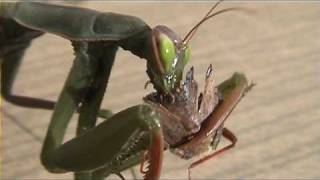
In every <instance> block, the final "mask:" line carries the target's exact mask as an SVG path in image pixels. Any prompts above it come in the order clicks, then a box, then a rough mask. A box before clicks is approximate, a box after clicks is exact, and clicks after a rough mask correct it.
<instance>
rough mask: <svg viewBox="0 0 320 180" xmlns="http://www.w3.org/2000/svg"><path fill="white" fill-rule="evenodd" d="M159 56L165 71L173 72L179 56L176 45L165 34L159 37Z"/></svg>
mask: <svg viewBox="0 0 320 180" xmlns="http://www.w3.org/2000/svg"><path fill="white" fill-rule="evenodd" d="M159 55H160V59H161V62H162V64H163V65H164V68H165V71H166V72H169V71H171V70H172V68H173V63H174V61H175V59H176V57H177V54H176V48H175V45H174V43H173V42H172V40H171V39H170V38H169V37H168V36H166V35H165V34H160V37H159Z"/></svg>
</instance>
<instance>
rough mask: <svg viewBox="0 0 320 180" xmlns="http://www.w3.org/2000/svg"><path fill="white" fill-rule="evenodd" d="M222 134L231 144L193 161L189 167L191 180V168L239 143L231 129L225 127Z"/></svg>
mask: <svg viewBox="0 0 320 180" xmlns="http://www.w3.org/2000/svg"><path fill="white" fill-rule="evenodd" d="M222 135H223V136H224V137H225V138H227V139H228V140H229V141H231V144H229V145H228V146H225V147H223V148H221V149H219V150H217V151H215V152H214V153H212V154H210V155H208V156H205V157H203V158H201V159H199V160H197V161H195V162H193V163H192V164H191V165H190V166H189V167H188V177H189V180H191V169H193V168H195V167H197V166H198V165H200V164H202V163H204V162H205V161H208V160H209V159H211V158H214V157H216V156H218V155H220V154H222V153H224V152H226V151H227V150H230V149H232V148H233V147H234V146H235V145H236V143H237V137H236V136H235V135H234V134H233V133H232V132H231V131H230V130H228V129H227V128H223V130H222Z"/></svg>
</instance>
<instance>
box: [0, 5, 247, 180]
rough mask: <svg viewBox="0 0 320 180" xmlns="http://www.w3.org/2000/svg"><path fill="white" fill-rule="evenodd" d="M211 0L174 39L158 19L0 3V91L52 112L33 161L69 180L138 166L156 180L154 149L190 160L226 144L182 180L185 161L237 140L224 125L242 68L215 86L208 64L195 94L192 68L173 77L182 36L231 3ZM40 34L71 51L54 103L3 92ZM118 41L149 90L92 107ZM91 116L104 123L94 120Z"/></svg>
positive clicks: (183, 59) (181, 58) (182, 62)
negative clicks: (117, 104) (120, 103)
mask: <svg viewBox="0 0 320 180" xmlns="http://www.w3.org/2000/svg"><path fill="white" fill-rule="evenodd" d="M220 2H221V1H219V2H217V3H216V4H215V5H214V6H213V7H212V8H211V9H210V11H209V12H208V13H207V14H206V15H205V16H204V18H203V19H202V20H201V21H200V22H199V23H198V24H197V25H195V26H194V27H193V28H192V29H191V30H190V31H189V33H188V34H187V35H186V36H185V37H184V38H183V39H181V38H180V37H179V36H178V35H176V34H175V33H174V32H173V31H172V30H171V29H169V28H168V27H166V26H156V27H154V28H150V27H149V26H148V25H147V24H146V23H145V22H143V21H142V20H141V19H139V18H137V17H134V16H127V15H121V14H116V13H101V12H98V11H94V10H89V9H83V8H75V7H65V6H58V5H52V4H51V5H50V4H44V3H35V2H15V3H9V2H0V38H1V44H0V58H1V65H2V88H1V93H2V96H3V97H4V98H5V99H6V100H7V101H9V102H12V103H14V104H16V105H21V106H25V107H30V108H42V109H48V110H51V109H52V110H54V111H53V115H52V118H51V121H50V124H49V127H48V131H47V134H46V138H45V141H44V144H43V148H42V153H41V163H42V164H43V166H44V167H45V168H46V169H47V170H48V171H49V172H52V173H65V172H70V171H72V172H75V179H89V180H90V179H103V178H105V177H108V176H109V175H110V174H117V175H118V176H119V177H121V178H122V179H124V177H123V176H122V175H121V172H122V171H124V170H126V169H128V168H130V167H133V166H135V165H137V164H139V163H140V164H141V168H140V169H141V172H142V173H143V174H144V178H145V179H159V178H160V175H161V167H162V159H163V158H162V156H163V151H164V150H166V149H169V150H170V151H171V152H173V153H174V154H176V155H178V156H179V157H181V158H182V159H190V158H193V157H195V156H198V155H201V154H202V153H204V152H207V151H214V150H215V149H216V147H217V146H218V144H219V140H220V138H221V137H226V138H227V139H229V140H230V141H231V144H230V145H228V146H226V147H224V148H222V149H220V150H217V151H214V152H213V153H211V154H209V155H208V156H205V157H203V158H201V159H199V160H198V161H195V162H194V163H192V164H191V165H190V167H189V168H188V172H189V179H190V178H191V175H190V172H191V169H192V168H194V167H196V166H198V165H199V164H201V163H202V162H204V161H206V160H209V159H210V158H212V157H214V156H216V155H218V154H220V153H222V152H225V151H226V150H228V149H230V148H232V147H233V146H234V145H235V143H236V141H237V139H236V137H235V135H234V134H233V133H232V132H231V131H230V130H228V129H227V128H225V127H224V122H225V120H226V119H227V117H228V116H229V115H230V113H231V112H232V110H233V109H234V108H235V107H236V105H237V104H238V102H239V101H240V100H241V98H242V97H243V96H244V95H245V94H246V93H247V92H248V91H249V90H250V89H251V88H252V87H253V84H248V82H247V78H246V77H245V75H244V74H241V73H235V74H234V75H233V76H232V77H231V78H229V79H228V80H226V81H224V82H222V83H221V84H220V85H218V86H215V83H214V78H213V70H212V69H213V68H212V66H211V65H210V66H209V67H208V70H207V73H206V77H205V81H206V82H205V89H204V91H203V92H202V93H200V95H199V93H198V86H197V82H196V81H195V79H194V77H193V73H194V70H193V68H191V69H190V70H189V71H188V73H187V75H186V79H185V80H184V81H183V78H182V77H183V72H184V67H185V66H186V64H187V63H188V61H189V56H190V48H189V41H190V39H191V38H192V37H193V35H194V34H195V32H196V31H197V29H198V28H199V27H200V25H201V24H203V23H204V22H205V21H207V20H208V19H210V18H212V17H214V16H215V15H217V14H220V13H223V12H227V11H231V10H237V8H226V9H223V10H220V11H217V12H213V10H214V9H215V8H216V7H217V6H218V4H219V3H220ZM12 29H15V31H12ZM43 33H52V34H56V35H58V36H61V37H63V38H66V39H68V40H70V41H71V42H72V46H73V48H74V54H75V59H74V62H73V65H72V67H71V70H70V72H69V74H68V77H67V80H66V81H65V84H64V87H63V89H62V91H61V93H60V96H59V98H58V100H57V102H52V101H49V100H43V99H37V98H34V97H25V96H18V95H13V94H12V93H11V87H12V84H13V80H14V75H15V71H16V68H17V66H18V65H19V62H20V60H21V59H22V57H23V54H24V52H25V49H26V48H27V47H28V46H29V45H30V42H31V41H32V40H33V39H34V38H36V37H39V36H41V35H42V34H43ZM119 47H121V48H123V49H125V50H129V51H130V52H131V53H132V54H134V55H136V56H139V57H140V58H143V59H146V63H147V74H148V76H149V78H150V83H151V84H152V85H153V87H154V89H155V90H156V92H154V93H151V94H148V95H147V96H145V97H144V98H143V99H144V103H143V104H140V105H136V106H133V107H129V108H127V109H125V110H122V111H120V112H118V113H116V114H112V113H111V111H109V110H106V109H100V105H101V102H102V99H103V95H104V93H105V90H106V87H107V84H108V79H109V75H110V71H111V68H112V65H113V62H114V60H115V54H116V52H117V49H118V48H119ZM74 113H79V120H78V128H77V137H75V138H74V139H72V140H70V141H67V142H66V143H62V142H63V138H64V134H65V131H66V129H67V126H68V123H69V121H70V119H71V117H72V115H73V114H74ZM98 117H102V118H104V119H105V121H104V122H102V123H100V124H98V125H96V120H97V118H98ZM115 137H116V139H115ZM145 163H148V167H147V168H144V164H145Z"/></svg>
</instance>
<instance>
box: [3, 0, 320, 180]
mask: <svg viewBox="0 0 320 180" xmlns="http://www.w3.org/2000/svg"><path fill="white" fill-rule="evenodd" d="M76 5H77V6H82V7H88V8H92V9H96V10H100V11H105V12H117V13H123V14H129V15H133V16H137V17H140V18H141V19H143V20H144V21H145V22H147V23H148V24H149V25H150V26H151V27H153V26H156V25H159V24H162V25H167V26H168V27H170V28H171V29H173V30H174V31H175V32H176V33H177V34H179V35H181V36H184V35H185V34H186V33H187V32H188V31H189V30H190V29H191V28H192V27H193V26H194V25H195V24H196V23H197V22H198V21H199V20H200V19H201V18H202V17H203V16H204V14H205V13H206V12H207V11H208V10H209V9H210V7H211V6H212V5H213V3H212V2H116V3H114V2H113V3H111V2H104V1H96V2H82V3H77V4H76ZM233 6H237V7H245V8H249V9H252V10H254V11H255V13H253V14H248V13H245V12H239V11H234V12H228V13H225V14H222V15H219V16H217V17H215V18H214V19H212V20H210V21H209V22H207V23H206V24H204V25H203V26H202V27H201V28H200V29H199V31H198V32H197V34H196V35H195V36H194V38H193V39H192V40H191V49H192V55H191V60H190V62H189V65H188V67H187V69H189V68H190V67H191V66H194V68H195V74H196V80H197V81H198V82H199V83H200V89H201V88H203V85H204V76H205V71H206V68H207V67H208V65H209V64H210V63H212V64H213V67H214V72H215V77H216V80H217V82H221V81H223V80H224V79H226V78H228V77H230V76H231V75H232V73H233V72H235V71H239V72H243V73H245V74H246V75H247V77H248V78H249V79H250V81H253V82H255V83H257V86H255V87H254V89H253V90H252V91H251V92H250V93H249V94H248V95H247V96H246V97H245V98H244V99H243V100H242V101H241V103H240V104H239V105H238V107H237V108H236V109H235V111H234V112H233V113H232V115H231V116H230V117H229V119H228V121H227V122H226V123H225V125H226V126H227V127H228V128H229V129H231V130H232V131H233V132H234V133H235V134H236V135H237V137H238V139H239V141H238V144H237V146H236V147H235V148H234V149H232V150H231V151H228V152H227V153H225V154H224V155H222V156H219V157H218V158H215V159H212V160H210V161H208V162H206V163H204V164H201V165H200V166H198V167H197V168H195V169H194V170H193V171H192V177H193V179H320V171H319V169H320V143H319V142H320V73H319V70H320V41H319V37H320V22H319V19H320V3H319V2H311V1H310V2H294V1H291V2H290V1H282V2H275V1H272V2H266V1H261V2H250V1H246V2H224V3H222V4H221V6H220V7H219V8H218V9H222V8H226V7H233ZM57 23H58V22H57ZM73 58H74V57H73V52H72V48H71V46H70V42H69V41H67V40H65V39H62V38H60V37H57V36H55V35H50V34H46V35H44V36H42V37H40V38H38V39H36V40H35V41H34V42H33V43H32V46H31V47H30V48H29V49H28V50H27V53H26V56H25V59H24V61H23V63H22V65H21V68H20V69H19V73H18V76H17V80H16V82H15V84H14V93H16V94H21V95H28V96H33V97H39V98H48V99H52V100H56V99H57V96H58V95H59V92H60V91H61V88H62V85H63V83H64V81H65V78H66V75H67V73H68V72H69V68H70V67H71V63H72V61H73ZM145 71H146V66H145V60H143V59H139V58H138V57H136V56H134V55H132V54H130V53H129V52H126V51H123V50H122V49H121V50H119V52H118V54H117V57H116V62H115V65H114V68H113V71H112V73H111V79H110V84H109V87H108V89H107V94H106V96H105V100H104V103H103V107H104V108H111V109H112V110H113V111H114V112H117V111H119V110H121V109H125V108H127V107H129V106H132V105H136V104H139V103H141V102H142V100H141V99H142V97H143V96H144V95H146V94H147V93H149V92H151V91H152V88H151V86H150V87H149V88H148V89H147V90H145V89H144V84H145V83H146V81H147V80H148V78H147V75H146V73H145ZM51 114H52V112H50V111H45V110H34V109H27V108H21V107H17V106H13V105H11V104H8V103H6V102H3V101H2V113H1V118H2V140H1V141H2V154H1V155H2V162H1V163H2V164H1V168H2V170H1V171H2V174H1V179H71V178H72V174H71V173H67V174H62V175H61V174H58V175H56V174H50V173H48V172H46V171H45V170H44V168H43V167H42V166H41V164H40V161H39V154H40V150H41V147H42V141H43V139H44V136H45V133H46V130H47V125H48V123H49V120H50V116H51ZM75 124H76V119H75V120H73V121H72V124H71V126H70V128H69V129H70V130H69V131H68V135H67V138H66V140H67V139H70V138H72V137H73V136H74V128H75ZM225 143H227V142H226V141H224V140H223V142H222V143H221V144H222V145H223V144H225ZM194 160H195V159H193V160H191V161H185V160H182V159H179V158H178V157H176V156H174V155H172V154H170V152H166V153H165V161H164V167H163V173H162V176H161V177H162V178H163V179H186V178H187V167H188V165H189V164H190V163H191V162H192V161H194ZM125 176H126V177H127V178H130V173H125ZM114 178H116V177H114Z"/></svg>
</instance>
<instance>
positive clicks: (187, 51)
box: [183, 45, 190, 65]
mask: <svg viewBox="0 0 320 180" xmlns="http://www.w3.org/2000/svg"><path fill="white" fill-rule="evenodd" d="M189 58H190V46H189V45H187V46H186V48H185V49H184V56H183V64H184V65H186V64H187V63H188V62H189Z"/></svg>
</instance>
